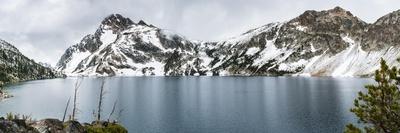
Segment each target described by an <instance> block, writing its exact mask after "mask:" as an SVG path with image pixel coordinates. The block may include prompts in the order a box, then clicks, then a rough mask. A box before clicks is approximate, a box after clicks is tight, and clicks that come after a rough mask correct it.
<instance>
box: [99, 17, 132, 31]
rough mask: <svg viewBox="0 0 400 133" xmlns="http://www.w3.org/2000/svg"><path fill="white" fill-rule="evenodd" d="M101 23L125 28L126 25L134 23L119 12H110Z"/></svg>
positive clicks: (113, 27) (116, 27)
mask: <svg viewBox="0 0 400 133" xmlns="http://www.w3.org/2000/svg"><path fill="white" fill-rule="evenodd" d="M101 24H102V25H104V26H109V27H111V28H112V29H126V28H127V27H128V26H130V25H132V24H134V22H133V21H132V20H131V19H129V18H126V17H123V16H122V15H121V14H111V15H109V16H107V17H106V18H104V20H103V21H102V22H101Z"/></svg>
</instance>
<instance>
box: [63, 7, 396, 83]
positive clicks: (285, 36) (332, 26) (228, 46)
mask: <svg viewBox="0 0 400 133" xmlns="http://www.w3.org/2000/svg"><path fill="white" fill-rule="evenodd" d="M399 14H400V10H399V11H395V12H392V13H390V14H388V15H385V16H383V17H382V18H380V19H378V21H377V22H375V23H373V24H368V23H366V22H364V21H362V20H360V19H359V18H357V17H356V16H354V15H352V14H351V13H350V12H349V11H346V10H344V9H342V8H340V7H336V8H334V9H330V10H326V11H306V12H304V13H303V14H301V15H300V16H298V17H296V18H294V19H292V20H289V21H287V22H282V23H271V24H267V25H264V26H262V27H259V28H256V29H252V30H250V31H248V32H246V33H243V34H241V35H239V36H237V37H233V38H229V39H226V40H222V41H219V42H205V41H192V40H188V39H186V38H185V37H183V36H180V35H178V34H175V33H173V32H171V31H168V30H163V29H160V28H157V27H155V26H153V25H148V24H146V23H145V22H143V21H139V22H138V23H135V22H133V21H131V20H130V19H129V18H125V17H122V16H121V15H119V14H113V15H110V16H108V17H107V18H105V19H104V20H103V21H102V22H101V24H100V26H99V28H98V29H97V30H96V32H95V33H94V34H91V35H87V36H85V37H84V38H83V39H82V41H81V42H80V43H78V44H76V45H73V46H71V47H70V48H68V49H67V50H66V52H65V54H64V55H63V56H62V57H61V59H60V60H59V62H58V64H57V69H58V70H60V71H62V72H64V73H66V74H67V75H70V76H73V75H102V76H106V75H128V76H138V75H284V74H291V75H310V76H368V75H371V74H373V72H374V71H375V70H376V69H377V68H378V67H379V60H380V59H381V58H383V59H385V60H387V62H388V63H389V64H390V65H399V64H398V63H397V62H396V59H397V58H398V57H400V49H399V46H400V44H399V43H400V40H399V38H400V19H399V17H400V15H399Z"/></svg>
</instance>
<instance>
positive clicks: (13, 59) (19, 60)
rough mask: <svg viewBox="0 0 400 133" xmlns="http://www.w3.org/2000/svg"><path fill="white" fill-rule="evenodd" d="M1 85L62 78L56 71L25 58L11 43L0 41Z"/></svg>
mask: <svg viewBox="0 0 400 133" xmlns="http://www.w3.org/2000/svg"><path fill="white" fill-rule="evenodd" d="M0 70H1V71H0V85H2V84H6V83H12V82H18V81H25V80H36V79H48V78H55V77H60V76H61V74H59V73H57V72H56V71H55V70H53V69H51V68H48V67H44V66H42V65H40V64H39V63H36V62H35V61H33V60H31V59H29V58H27V57H26V56H24V55H23V54H22V53H21V52H19V50H18V49H17V48H15V47H14V46H13V45H11V44H10V43H8V42H6V41H4V40H1V39H0Z"/></svg>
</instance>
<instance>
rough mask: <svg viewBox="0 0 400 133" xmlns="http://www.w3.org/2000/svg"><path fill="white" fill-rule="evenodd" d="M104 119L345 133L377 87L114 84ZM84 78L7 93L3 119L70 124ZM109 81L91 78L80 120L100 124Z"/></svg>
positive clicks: (206, 130) (260, 80)
mask: <svg viewBox="0 0 400 133" xmlns="http://www.w3.org/2000/svg"><path fill="white" fill-rule="evenodd" d="M105 80H106V84H105V89H106V95H105V105H104V111H103V116H104V118H105V119H107V118H108V117H109V113H110V112H111V109H112V106H113V104H114V102H116V103H117V106H116V111H115V112H116V113H114V115H113V116H111V119H118V120H119V121H120V122H121V123H122V124H123V125H124V126H126V127H127V128H128V130H129V131H130V132H141V133H161V132H162V133H236V132H238V133H256V132H296V133H302V132H303V133H310V132H342V131H343V128H344V126H345V125H346V124H347V123H349V122H356V119H355V116H354V115H353V114H352V113H351V112H350V111H349V109H350V108H351V107H352V104H353V99H354V98H355V97H356V96H357V92H358V91H360V90H361V89H362V88H363V86H364V84H367V83H372V80H370V79H360V78H306V77H111V78H106V79H105ZM75 81H76V78H67V79H51V80H38V81H29V82H22V83H19V84H14V85H9V86H7V89H8V91H9V92H10V93H12V94H13V95H14V96H15V97H13V98H11V99H7V100H5V101H2V102H0V114H1V115H3V116H4V115H5V114H6V113H7V112H14V113H20V114H28V115H32V116H33V117H34V118H35V119H40V118H46V117H54V118H60V119H61V118H62V115H63V111H64V108H65V105H66V103H67V101H68V98H69V97H71V96H72V94H73V88H74V83H75ZM101 81H102V78H84V79H83V81H82V85H81V87H80V89H79V92H78V109H79V114H78V118H79V120H80V121H84V122H89V121H92V120H93V110H95V109H96V107H97V103H98V96H99V91H100V84H101Z"/></svg>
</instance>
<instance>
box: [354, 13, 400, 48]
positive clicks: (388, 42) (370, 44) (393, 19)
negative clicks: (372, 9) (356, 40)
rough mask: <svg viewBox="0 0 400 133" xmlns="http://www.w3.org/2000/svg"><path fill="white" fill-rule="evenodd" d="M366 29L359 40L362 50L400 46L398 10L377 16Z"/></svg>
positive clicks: (399, 15)
mask: <svg viewBox="0 0 400 133" xmlns="http://www.w3.org/2000/svg"><path fill="white" fill-rule="evenodd" d="M366 30H367V31H366V32H365V34H364V35H363V40H362V42H361V44H362V46H363V49H364V50H368V51H370V50H373V51H378V50H382V49H384V48H388V47H390V46H400V10H397V11H395V12H392V13H389V14H387V15H385V16H383V17H381V18H379V19H378V21H376V22H375V23H373V24H371V25H370V26H369V27H368V28H367V29H366Z"/></svg>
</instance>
